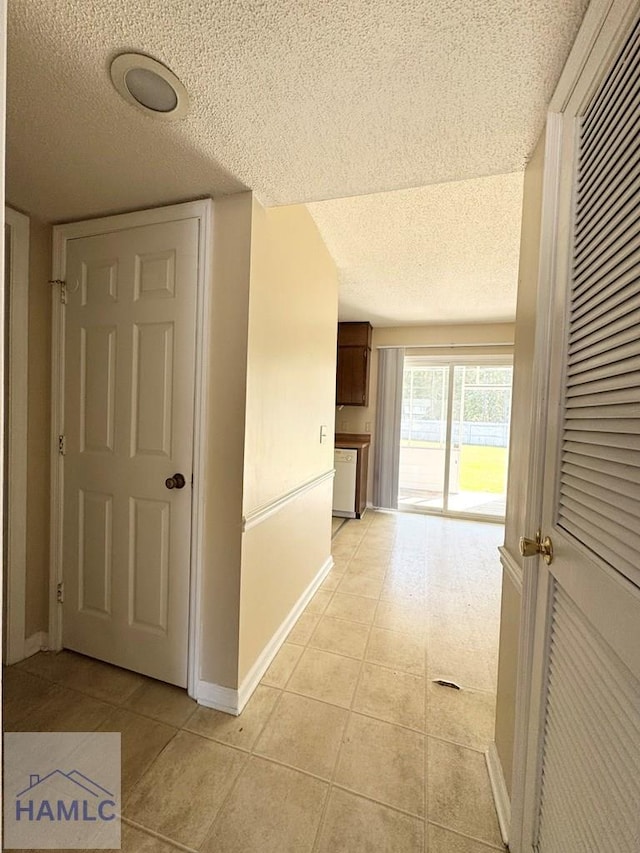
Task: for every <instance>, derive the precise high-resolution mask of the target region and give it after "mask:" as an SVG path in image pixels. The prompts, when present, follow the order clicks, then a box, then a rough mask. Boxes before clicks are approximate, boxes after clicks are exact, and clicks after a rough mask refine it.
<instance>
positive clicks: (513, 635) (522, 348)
mask: <svg viewBox="0 0 640 853" xmlns="http://www.w3.org/2000/svg"><path fill="white" fill-rule="evenodd" d="M543 169H544V134H543V136H542V138H541V139H540V141H539V142H538V145H537V147H536V149H535V151H534V154H533V156H532V158H531V161H530V162H529V165H528V166H527V169H526V171H525V179H524V200H523V212H522V236H521V243H520V273H519V276H518V307H517V311H516V334H515V350H514V379H513V404H512V416H511V445H510V451H509V479H508V486H507V511H506V526H505V546H506V549H507V551H508V552H509V554H510V555H511V557H512V559H513V560H514V561H515V562H516V563H517V564H519V565H520V566H521V565H522V558H521V557H520V554H519V551H518V540H519V538H520V536H522V535H523V534H524V533H525V529H524V524H525V512H526V506H527V488H528V464H529V458H530V454H531V447H532V435H531V400H530V388H531V381H532V373H533V351H534V339H535V328H536V326H535V324H536V314H537V311H536V306H537V291H538V268H539V252H540V219H541V210H542V180H543ZM520 599H521V595H520V591H519V588H518V587H517V586H516V584H515V583H514V581H513V580H512V577H511V575H509V574H507V573H506V572H505V574H504V577H503V583H502V605H501V624H500V658H499V664H498V702H497V707H496V732H495V742H496V748H497V750H498V755H499V757H500V761H501V764H502V769H503V773H504V777H505V781H506V784H507V789H508V790H509V793H510V792H511V776H512V764H513V741H514V722H515V695H516V681H517V669H518V639H519V633H520Z"/></svg>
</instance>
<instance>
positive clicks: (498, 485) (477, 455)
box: [401, 440, 508, 494]
mask: <svg viewBox="0 0 640 853" xmlns="http://www.w3.org/2000/svg"><path fill="white" fill-rule="evenodd" d="M401 446H402V447H440V446H441V445H439V444H438V443H437V442H435V441H415V440H413V441H402V442H401ZM507 463H508V454H507V448H506V447H481V446H477V445H473V444H469V445H464V446H463V447H462V448H461V449H460V471H459V480H458V486H459V488H460V490H461V491H463V492H491V493H495V494H502V493H503V492H504V490H505V485H506V482H507Z"/></svg>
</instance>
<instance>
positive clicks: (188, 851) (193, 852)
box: [120, 815, 198, 853]
mask: <svg viewBox="0 0 640 853" xmlns="http://www.w3.org/2000/svg"><path fill="white" fill-rule="evenodd" d="M120 820H121V822H122V823H126V824H127V825H128V826H132V827H133V828H134V829H137V830H139V831H140V832H142V833H143V834H144V835H148V836H150V837H151V838H158V839H159V840H160V841H164V842H165V843H166V844H168V845H169V846H170V847H173V848H174V849H175V850H184V851H185V853H198V850H197V848H195V847H189V846H188V845H187V844H182V842H180V841H174V840H173V839H172V838H169V836H168V835H162V833H161V832H156V831H155V830H153V829H150V828H149V827H147V826H145V825H144V824H142V823H138V822H137V821H135V820H132V819H131V818H129V817H125V816H124V815H121V816H120Z"/></svg>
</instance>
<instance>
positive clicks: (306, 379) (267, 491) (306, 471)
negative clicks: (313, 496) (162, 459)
mask: <svg viewBox="0 0 640 853" xmlns="http://www.w3.org/2000/svg"><path fill="white" fill-rule="evenodd" d="M336 276H337V273H336V268H335V265H334V263H333V261H332V259H331V257H330V255H329V253H328V251H327V249H326V248H325V245H324V243H323V242H322V238H321V237H320V234H319V232H318V230H317V227H316V225H315V223H314V221H313V219H312V218H311V215H310V214H309V213H308V211H307V209H306V208H305V207H304V206H303V205H296V206H290V207H280V208H272V209H270V210H265V209H264V208H262V207H261V206H260V205H259V204H258V202H257V201H254V214H253V229H252V246H251V297H250V307H249V348H248V355H247V358H248V375H247V424H246V438H245V478H244V511H245V514H246V513H247V512H250V511H251V510H253V509H255V508H256V507H259V506H262V505H263V504H265V503H268V502H269V501H271V500H273V499H274V498H277V497H279V496H280V495H282V494H284V493H285V492H288V491H290V490H291V489H293V488H296V487H297V486H299V485H300V484H301V483H303V482H305V480H310V479H312V478H313V477H316V476H317V475H318V474H322V473H324V472H325V471H327V470H329V469H330V468H333V427H334V407H335V402H334V401H335V360H336V353H335V348H336V336H337V319H336V318H337V304H338V295H337V278H336ZM321 425H324V426H326V428H327V440H326V441H325V442H324V444H321V443H320V426H321Z"/></svg>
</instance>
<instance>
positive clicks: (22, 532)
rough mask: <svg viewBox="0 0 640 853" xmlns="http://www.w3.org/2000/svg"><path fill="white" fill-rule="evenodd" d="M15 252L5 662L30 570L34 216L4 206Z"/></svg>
mask: <svg viewBox="0 0 640 853" xmlns="http://www.w3.org/2000/svg"><path fill="white" fill-rule="evenodd" d="M4 216H5V223H6V224H7V225H8V226H9V240H10V256H9V259H6V258H5V262H7V260H8V262H9V265H8V270H7V271H8V286H9V293H8V294H7V297H8V300H7V304H8V309H9V316H8V318H7V327H8V330H9V340H8V341H7V352H8V361H9V363H8V365H7V368H8V374H9V391H8V394H7V397H6V403H5V405H6V406H7V435H6V442H7V471H6V473H5V482H6V484H7V487H6V488H7V494H6V501H7V543H6V553H7V565H6V566H5V571H6V573H7V604H6V619H7V624H6V648H5V663H7V664H12V663H17V662H18V661H20V660H23V658H24V656H25V655H24V649H25V619H26V617H25V604H26V574H27V414H28V412H27V408H28V378H29V217H27V216H24V214H22V213H18V212H17V211H15V210H12V209H11V208H10V207H5V211H4Z"/></svg>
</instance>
